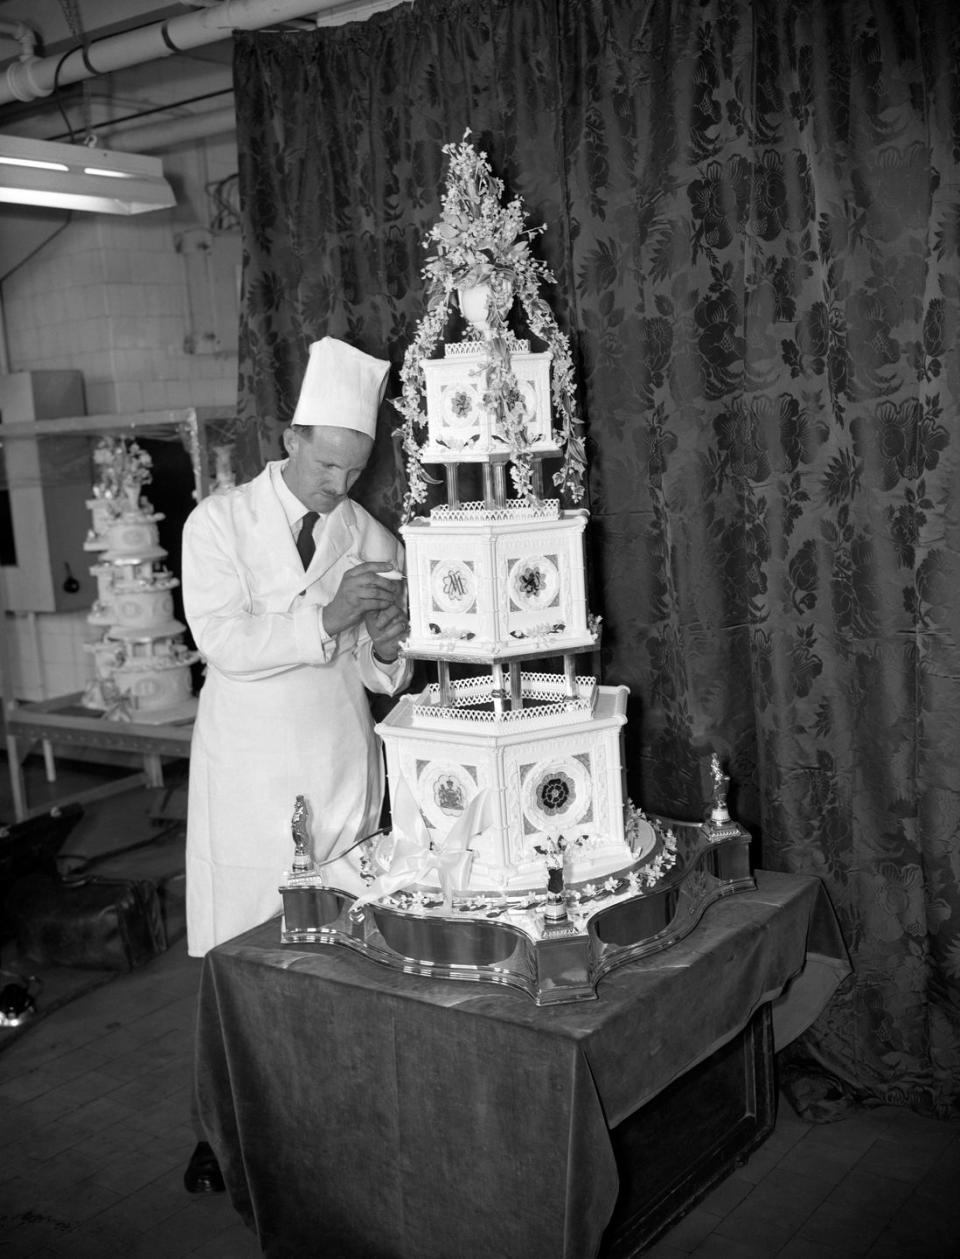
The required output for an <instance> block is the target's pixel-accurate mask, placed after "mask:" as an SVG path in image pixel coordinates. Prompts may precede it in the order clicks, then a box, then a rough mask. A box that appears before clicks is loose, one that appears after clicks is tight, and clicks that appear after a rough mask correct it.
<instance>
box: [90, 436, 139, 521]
mask: <svg viewBox="0 0 960 1259" xmlns="http://www.w3.org/2000/svg"><path fill="white" fill-rule="evenodd" d="M93 463H94V467H95V468H96V475H97V480H96V484H95V485H94V487H93V494H94V497H95V498H107V499H119V498H126V499H127V500H128V501H129V502H130V503H131V504H132V505H133V506H136V505H137V503H138V501H139V498H140V490H141V489H142V487H143V486H144V485H149V484H150V482H151V481H152V480H153V460H152V459H151V458H150V455H149V454H148V453H147V451H145V450H144V449H143V447H142V446H140V445H139V444H138V443H137V442H136V441H135V440H133V439H131V440H130V441H127V440H126V439H124V438H123V437H101V438H100V440H99V442H98V443H97V445H96V448H95V449H94V452H93Z"/></svg>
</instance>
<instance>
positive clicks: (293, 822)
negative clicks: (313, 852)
mask: <svg viewBox="0 0 960 1259" xmlns="http://www.w3.org/2000/svg"><path fill="white" fill-rule="evenodd" d="M290 830H291V831H292V833H293V847H294V853H293V865H292V866H291V867H290V873H291V874H311V873H312V872H313V861H312V860H311V858H310V854H309V853H308V852H307V801H306V798H305V797H304V796H297V802H296V804H295V805H294V808H293V817H292V818H291V819H290Z"/></svg>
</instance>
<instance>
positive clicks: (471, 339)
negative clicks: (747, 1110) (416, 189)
mask: <svg viewBox="0 0 960 1259" xmlns="http://www.w3.org/2000/svg"><path fill="white" fill-rule="evenodd" d="M445 152H447V153H448V154H449V156H450V176H449V179H448V185H447V192H446V195H445V197H444V203H443V215H442V218H441V220H440V222H439V223H438V225H437V226H436V227H435V228H434V230H433V232H432V233H431V234H430V237H429V240H430V241H431V242H432V243H433V245H434V247H435V253H434V255H433V257H432V258H431V259H430V260H429V262H428V265H427V269H426V273H425V274H426V276H427V278H428V280H429V281H430V294H429V298H430V304H429V310H428V314H427V316H426V317H425V318H424V319H423V320H422V321H421V324H420V326H419V329H418V333H417V338H416V340H415V341H414V343H413V344H412V345H411V346H410V348H409V350H408V352H407V354H406V357H405V360H404V368H403V374H402V376H403V385H404V388H403V395H402V397H401V399H400V401H399V403H398V404H397V405H398V407H399V409H400V411H401V413H402V414H403V417H404V423H403V426H402V433H403V444H404V449H405V452H406V456H407V471H408V478H409V491H408V495H407V501H406V512H407V520H406V523H405V524H404V525H403V527H402V529H401V532H402V535H403V539H404V543H405V546H406V553H407V582H408V597H409V617H410V634H409V637H408V639H407V641H406V643H405V644H404V651H405V652H406V654H407V655H408V656H412V657H416V658H419V659H422V660H428V661H432V662H435V664H436V670H437V680H436V682H435V683H434V684H432V685H430V686H428V687H427V688H426V689H425V690H424V691H422V692H421V693H420V694H417V695H407V696H404V697H402V698H401V699H400V701H399V702H398V703H397V705H396V706H395V708H394V709H393V710H392V711H391V712H390V714H389V715H388V716H387V717H386V719H385V720H384V721H383V722H381V723H380V724H379V725H378V726H377V733H378V734H379V735H380V737H381V739H382V741H383V745H384V748H385V754H386V761H387V771H388V783H389V793H390V807H391V827H390V831H389V833H388V834H386V835H382V836H379V837H374V838H365V839H364V838H361V840H360V842H359V843H358V845H357V846H356V847H355V848H354V849H353V850H352V851H349V852H347V853H346V854H343V855H341V856H340V857H339V858H337V859H334V860H331V861H329V862H326V863H324V865H323V866H322V867H320V868H319V869H318V868H316V867H314V866H313V863H312V862H311V861H310V858H309V853H308V851H307V849H308V845H309V836H308V833H307V826H306V823H305V819H304V818H303V816H302V814H301V813H300V812H299V811H298V815H297V818H296V825H295V827H294V839H295V843H296V857H295V860H294V864H293V869H292V871H291V873H290V876H289V878H288V881H287V882H286V883H285V885H284V886H283V887H282V888H281V892H282V894H283V902H284V925H283V938H284V940H287V941H297V940H317V941H320V942H327V943H339V944H346V945H348V946H350V947H353V948H357V949H360V950H362V951H364V952H366V953H368V954H369V955H371V956H374V957H377V958H378V959H379V960H381V961H385V962H388V963H390V964H393V965H398V966H402V967H403V969H406V970H413V971H417V972H420V973H426V974H443V975H449V976H452V977H458V978H473V979H486V980H490V981H492V982H496V983H512V984H515V985H516V986H519V987H523V988H525V989H526V990H527V991H528V992H530V993H531V995H533V996H534V997H535V999H537V1000H538V1001H540V1002H549V1001H561V1000H576V999H579V998H581V997H584V996H591V995H593V985H594V984H595V982H596V980H597V978H598V977H599V975H601V974H602V973H603V972H604V971H605V969H609V968H610V967H611V966H613V965H616V964H619V962H620V961H623V960H627V958H628V957H633V956H639V955H641V954H642V953H643V952H648V951H651V950H652V949H653V948H656V947H664V944H665V943H667V942H669V940H670V939H676V938H679V934H681V933H682V932H681V931H680V929H679V927H678V928H676V929H673V928H672V927H671V924H672V923H674V920H675V917H676V911H677V906H678V905H679V904H681V903H683V904H684V912H685V913H686V916H687V918H689V919H690V920H691V921H690V925H691V926H692V924H693V923H694V922H695V921H696V918H697V917H699V912H700V910H702V908H703V906H704V905H705V904H706V903H708V902H709V900H710V899H712V898H713V897H714V896H715V895H723V894H726V891H729V890H736V887H739V886H746V885H749V883H750V882H751V880H750V879H749V866H748V860H747V857H746V851H745V848H744V843H745V841H746V839H747V837H746V834H745V832H743V831H742V830H741V829H740V828H739V827H738V826H737V825H736V824H735V823H732V822H731V821H730V819H729V816H728V814H727V812H726V807H725V802H724V799H723V791H722V790H721V787H722V783H723V782H724V781H725V780H724V777H723V776H722V775H720V774H719V769H717V770H716V775H717V782H718V789H717V791H716V793H715V800H714V805H715V807H714V810H713V813H712V816H711V820H710V823H709V825H705V824H702V823H694V824H692V825H691V826H689V827H681V828H680V829H681V830H682V831H683V832H684V833H683V834H682V835H681V836H680V838H679V839H678V836H677V834H676V833H675V830H674V829H673V828H671V827H670V826H668V825H667V824H665V823H662V822H661V821H659V820H657V819H653V818H647V817H646V816H645V815H644V814H643V813H642V812H641V811H640V810H639V809H637V808H635V807H634V806H633V805H632V804H631V802H630V801H629V800H627V799H626V798H625V792H624V774H623V769H622V756H621V745H622V734H623V727H624V725H625V723H626V702H627V697H628V693H627V689H626V687H623V686H601V685H599V684H598V682H597V679H596V678H595V677H593V676H590V674H589V673H588V672H586V671H583V670H581V669H579V668H578V661H589V659H590V656H589V653H591V652H593V651H595V650H596V649H597V647H598V640H599V623H598V620H597V619H596V618H595V617H593V616H592V615H591V614H590V612H589V611H588V608H587V600H586V592H585V590H586V583H585V578H584V573H585V560H584V531H585V529H586V526H587V519H588V516H587V513H586V512H585V511H583V510H581V509H578V508H576V507H573V508H571V509H564V508H563V507H562V506H561V502H560V499H559V498H558V497H549V496H546V495H545V494H544V492H543V488H544V463H545V461H552V462H553V465H554V466H556V465H557V464H558V463H559V465H560V466H559V470H558V471H556V472H555V473H554V476H553V484H554V486H555V487H556V488H557V489H558V491H561V492H562V493H563V494H564V495H565V497H566V498H567V499H570V500H572V501H573V502H574V503H576V502H578V501H579V500H580V498H581V497H582V474H583V470H584V460H583V442H582V438H581V435H580V432H579V423H578V421H577V418H576V412H575V403H574V384H573V372H572V365H571V359H570V352H569V347H568V343H567V340H566V338H565V336H564V335H563V334H562V333H561V332H560V330H559V329H558V327H557V325H556V323H555V321H554V319H553V317H552V314H551V312H550V310H549V308H548V307H547V306H546V304H545V303H544V302H543V300H542V299H541V298H540V296H539V288H540V285H541V284H542V282H543V281H544V280H548V279H552V277H550V276H549V275H548V273H547V271H546V268H545V267H544V265H543V264H542V263H540V262H537V261H536V260H535V259H534V258H533V256H532V254H531V253H530V250H529V241H530V238H531V236H533V235H534V234H535V233H534V232H533V231H531V230H530V229H528V228H525V227H524V224H523V215H522V211H521V207H520V203H519V201H514V202H512V203H511V204H510V205H508V206H506V207H503V206H501V204H500V196H501V194H502V187H503V186H502V184H501V182H500V181H499V180H496V179H494V178H493V176H492V174H491V172H490V169H489V167H488V165H487V163H486V161H485V159H484V158H483V157H481V156H480V155H479V154H478V153H477V152H476V151H475V150H474V149H473V147H472V146H471V145H470V144H468V143H467V142H466V140H464V142H463V143H461V144H459V145H449V146H447V148H446V149H445ZM454 292H456V300H457V303H458V306H459V310H460V312H461V314H462V315H463V316H464V318H465V320H466V325H467V326H466V328H465V331H464V334H463V335H462V336H461V337H460V339H458V340H454V341H450V342H448V343H446V344H444V345H443V347H442V350H443V356H442V357H439V356H437V355H436V350H437V348H438V347H439V345H440V342H441V341H442V339H443V330H444V327H445V325H446V323H447V312H448V307H449V305H450V304H451V303H452V301H453V300H454ZM515 303H516V304H517V305H518V306H520V307H522V314H523V317H524V318H525V320H526V324H527V326H528V328H529V330H530V333H531V334H532V335H533V336H535V337H536V338H537V339H538V340H539V341H541V342H542V343H544V344H545V346H546V349H545V350H540V351H536V352H533V351H531V348H530V344H529V342H528V341H527V340H524V339H522V338H520V337H518V336H516V335H515V334H514V333H513V332H511V331H510V330H509V329H508V327H507V322H506V321H507V317H508V315H509V314H510V313H511V308H512V307H514V304H515ZM424 399H425V403H426V405H425V409H424ZM425 463H429V464H432V465H437V466H439V467H442V468H443V470H444V474H445V486H446V502H445V503H443V504H440V505H437V506H434V507H433V508H432V510H430V511H429V514H427V515H422V514H420V515H418V514H416V512H415V509H416V508H417V507H418V505H420V504H423V503H425V501H426V499H427V496H428V482H429V481H430V479H431V478H428V477H427V476H426V475H425V474H424V472H423V464H425ZM508 481H509V482H510V484H511V485H512V488H513V490H514V494H513V496H512V497H511V496H508V493H507V487H508ZM465 486H466V491H467V492H466V493H464V487H465ZM455 672H456V673H457V674H458V675H459V676H454V674H455ZM721 845H725V846H726V851H725V852H723V853H722V854H721V849H720V846H721ZM734 850H736V851H734ZM674 867H676V870H674ZM711 880H712V882H711ZM668 885H669V886H670V887H671V888H672V889H673V895H672V896H671V895H667V894H664V895H662V896H659V898H658V897H657V894H658V892H659V891H660V890H665V889H667V887H668ZM721 888H723V889H724V890H719V889H721ZM641 899H643V900H645V901H646V904H645V907H644V908H643V910H638V908H637V906H638V903H639V901H640V900H641ZM691 907H692V908H691ZM604 916H606V918H604ZM604 921H605V922H606V924H607V926H606V927H604V926H602V925H601V924H602V923H603V922H604ZM614 924H615V925H614ZM688 929H689V927H688V926H686V923H684V926H683V930H684V931H685V930H688ZM671 931H672V934H670V933H671ZM591 933H593V934H594V935H595V937H596V938H595V939H594V940H593V943H590V938H589V937H590V934H591ZM605 933H608V934H609V933H612V934H611V937H610V938H609V939H607V940H606V941H605V942H601V941H602V937H603V935H604V934H605ZM561 943H562V948H561V949H560V951H559V952H558V948H559V946H560V945H561Z"/></svg>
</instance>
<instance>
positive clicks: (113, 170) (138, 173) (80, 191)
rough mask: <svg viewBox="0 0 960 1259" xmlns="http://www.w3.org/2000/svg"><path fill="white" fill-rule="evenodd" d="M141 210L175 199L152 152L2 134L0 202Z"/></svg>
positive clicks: (162, 206) (98, 210)
mask: <svg viewBox="0 0 960 1259" xmlns="http://www.w3.org/2000/svg"><path fill="white" fill-rule="evenodd" d="M2 201H7V202H12V203H14V204H17V205H43V206H54V207H56V208H59V209H65V210H90V211H92V212H94V213H96V214H145V213H147V211H149V210H168V209H170V207H171V206H174V205H176V203H177V202H176V198H175V197H174V195H173V189H172V188H171V187H170V185H169V184H168V183H167V181H166V180H165V179H164V177H163V163H162V162H161V161H160V159H159V158H156V157H141V156H139V155H137V154H135V153H114V152H108V151H107V150H106V149H95V148H89V147H87V146H86V145H84V144H57V143H56V142H54V141H51V140H25V139H22V138H21V137H19V136H7V135H0V202H2Z"/></svg>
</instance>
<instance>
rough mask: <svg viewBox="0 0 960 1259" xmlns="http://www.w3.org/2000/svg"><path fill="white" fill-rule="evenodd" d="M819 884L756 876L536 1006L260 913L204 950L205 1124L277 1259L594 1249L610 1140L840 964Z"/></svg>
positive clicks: (609, 1185)
mask: <svg viewBox="0 0 960 1259" xmlns="http://www.w3.org/2000/svg"><path fill="white" fill-rule="evenodd" d="M848 970H849V966H848V964H847V961H846V952H845V949H844V946H843V942H842V939H841V937H840V934H839V929H838V927H837V923H836V919H835V917H834V914H833V911H832V909H831V907H830V904H829V901H828V900H827V897H826V894H825V892H824V891H823V887H822V884H821V883H820V881H819V880H817V879H813V878H807V877H802V876H796V875H785V874H774V873H769V872H765V871H760V872H758V874H757V889H756V891H749V892H742V893H738V894H737V895H735V896H731V897H729V898H726V899H724V900H721V901H718V902H717V903H715V904H714V905H712V906H711V907H710V908H709V909H708V910H707V911H706V913H705V914H704V916H703V919H702V920H701V922H700V923H699V925H698V926H697V927H696V928H695V930H694V931H693V932H692V933H691V934H690V935H689V936H687V938H686V939H684V940H682V941H681V942H680V943H678V944H676V945H674V946H673V947H672V948H670V949H667V950H665V951H664V952H662V953H659V954H656V955H654V956H652V957H649V958H647V959H644V960H642V961H639V962H634V963H631V964H630V965H627V966H624V967H622V968H621V969H619V970H617V971H615V972H613V973H612V974H611V975H609V976H608V977H607V978H605V979H604V980H603V981H602V982H601V983H600V985H599V988H598V1000H596V1001H583V1002H577V1003H572V1004H566V1005H556V1006H550V1007H545V1008H539V1007H537V1006H536V1005H535V1004H534V1003H533V1001H532V1000H531V999H530V998H529V997H528V996H526V995H525V994H524V993H521V992H517V991H514V990H512V989H506V988H501V987H497V986H493V985H489V984H484V983H480V984H477V983H465V982H457V981H453V980H434V979H428V978H423V977H419V976H411V975H404V974H401V973H399V972H396V971H393V970H391V969H390V968H388V967H386V966H383V965H380V964H378V963H376V962H373V961H370V960H369V959H367V958H365V957H363V956H360V955H358V954H356V953H353V952H351V951H350V950H348V949H346V948H341V947H331V946H323V945H282V944H281V943H280V924H279V920H278V919H274V920H272V921H270V922H268V923H264V924H263V925H262V926H260V927H257V928H256V929H254V930H253V931H249V932H247V933H246V934H244V935H241V936H238V937H237V938H236V939H235V940H232V941H229V942H228V943H226V944H223V945H221V946H219V947H218V948H216V949H214V950H212V952H211V953H209V954H208V955H207V958H206V959H205V962H204V967H203V975H202V982H201V994H200V1004H199V1014H198V1038H197V1087H198V1098H199V1106H200V1114H201V1118H202V1120H203V1123H204V1125H205V1127H206V1129H207V1133H208V1136H209V1139H210V1141H211V1143H212V1145H213V1147H214V1149H215V1150H216V1152H217V1154H218V1156H219V1158H220V1161H221V1165H222V1168H223V1172H224V1176H225V1179H226V1182H227V1187H228V1190H229V1192H230V1194H231V1197H232V1200H233V1203H234V1205H235V1207H236V1208H237V1210H238V1211H239V1212H240V1213H241V1215H242V1216H243V1217H244V1218H245V1219H246V1220H247V1221H248V1223H249V1224H251V1226H252V1227H254V1228H255V1229H256V1231H257V1234H258V1236H259V1239H260V1242H261V1245H262V1247H263V1250H264V1253H265V1254H267V1255H271V1256H281V1255H283V1256H286V1255H294V1254H299V1255H317V1256H329V1257H330V1259H353V1257H355V1256H363V1257H367V1256H369V1257H371V1259H372V1257H374V1256H376V1257H377V1259H388V1257H390V1259H398V1257H401V1256H402V1257H404V1259H408V1257H409V1259H454V1257H456V1259H467V1257H471V1259H472V1257H476V1259H494V1257H496V1256H503V1257H505V1259H538V1257H539V1256H544V1259H546V1256H550V1257H551V1259H554V1257H556V1256H568V1257H569V1259H586V1257H589V1256H592V1255H595V1254H596V1253H597V1250H598V1247H599V1245H600V1241H601V1237H602V1235H603V1231H604V1227H605V1225H606V1224H607V1221H608V1220H609V1219H610V1216H611V1212H612V1210H613V1207H614V1204H615V1202H616V1200H617V1192H618V1172H617V1165H616V1161H615V1157H614V1153H613V1149H612V1145H611V1139H610V1130H611V1129H613V1128H614V1127H615V1126H616V1125H618V1124H620V1123H621V1122H622V1121H624V1120H626V1119H627V1117H628V1116H633V1115H634V1114H635V1112H637V1111H638V1109H639V1108H641V1107H643V1106H645V1105H646V1104H648V1103H650V1101H651V1099H653V1098H655V1097H656V1095H657V1094H658V1093H660V1092H661V1090H664V1089H665V1088H667V1086H668V1085H670V1084H671V1082H672V1081H675V1080H677V1079H678V1077H680V1076H682V1075H683V1074H684V1073H686V1072H689V1071H690V1070H691V1068H694V1067H695V1066H696V1065H697V1064H698V1063H701V1062H704V1061H705V1060H706V1059H708V1058H709V1057H710V1055H712V1054H714V1053H715V1051H717V1050H718V1049H719V1047H721V1046H723V1045H724V1044H725V1043H726V1042H728V1041H730V1040H731V1038H733V1037H735V1036H737V1035H738V1034H739V1033H740V1032H741V1030H742V1029H743V1028H744V1027H745V1026H746V1024H747V1023H748V1021H749V1020H750V1019H751V1018H752V1017H753V1015H754V1013H755V1012H756V1011H758V1010H759V1009H760V1008H761V1007H762V1006H763V1005H764V1004H765V1003H773V1004H772V1008H773V1015H774V1031H775V1043H776V1046H777V1048H781V1047H782V1046H783V1045H784V1044H786V1043H787V1042H788V1041H789V1040H790V1039H792V1038H793V1037H794V1036H796V1035H797V1034H799V1032H800V1031H802V1030H803V1028H804V1027H806V1026H808V1025H809V1023H810V1022H812V1020H813V1018H815V1017H816V1014H817V1013H818V1012H819V1010H820V1009H822V1008H823V1006H824V1005H825V1004H826V1002H827V1001H828V1000H829V998H830V996H831V995H832V993H833V991H834V990H835V988H836V986H837V984H838V983H839V982H840V981H841V980H842V979H843V977H844V975H845V974H846V973H847V972H848Z"/></svg>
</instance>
